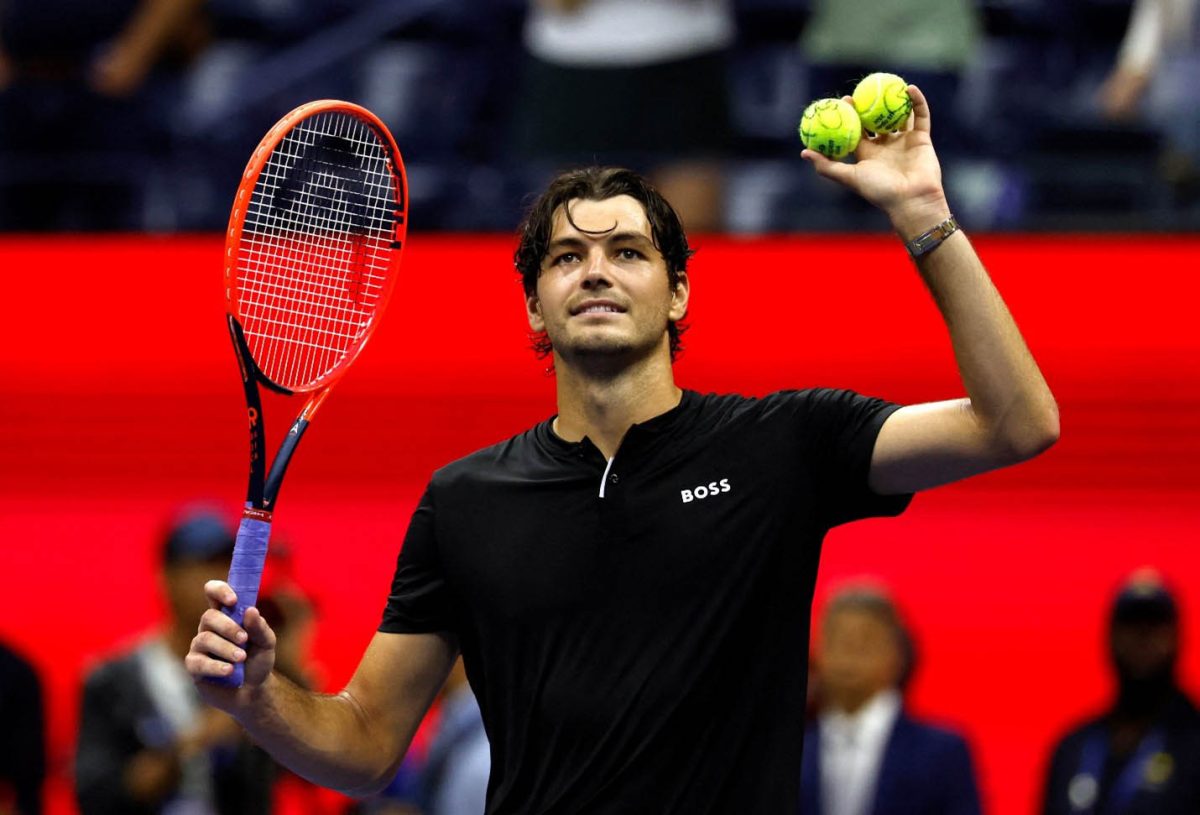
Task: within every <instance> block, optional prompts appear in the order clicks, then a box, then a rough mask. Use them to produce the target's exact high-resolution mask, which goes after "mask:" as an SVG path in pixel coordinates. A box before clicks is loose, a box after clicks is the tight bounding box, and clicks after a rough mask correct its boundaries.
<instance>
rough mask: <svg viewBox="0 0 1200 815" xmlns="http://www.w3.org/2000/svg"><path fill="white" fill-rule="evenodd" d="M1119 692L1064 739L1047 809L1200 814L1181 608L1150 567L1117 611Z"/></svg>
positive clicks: (1119, 600) (1133, 580) (1196, 719)
mask: <svg viewBox="0 0 1200 815" xmlns="http://www.w3.org/2000/svg"><path fill="white" fill-rule="evenodd" d="M1108 649H1109V658H1110V660H1111V663H1112V668H1113V673H1114V675H1115V678H1116V695H1115V698H1114V699H1113V700H1112V702H1111V703H1110V704H1109V707H1108V709H1107V710H1105V711H1104V712H1103V713H1102V714H1100V715H1099V716H1097V717H1094V718H1092V719H1089V720H1088V721H1086V722H1084V723H1082V724H1081V725H1079V726H1077V727H1075V728H1073V729H1072V730H1071V731H1070V732H1069V733H1067V735H1066V736H1064V737H1063V738H1062V739H1061V740H1060V741H1059V742H1058V744H1057V745H1056V747H1055V749H1054V753H1053V756H1052V758H1051V760H1050V768H1049V772H1048V775H1047V778H1046V784H1045V793H1044V798H1043V802H1042V813H1043V815H1091V813H1105V815H1177V813H1178V815H1182V814H1183V813H1188V815H1194V813H1197V812H1200V713H1198V712H1197V710H1196V706H1195V704H1194V702H1193V701H1192V700H1191V699H1189V698H1188V696H1187V694H1185V693H1184V691H1183V690H1182V689H1181V688H1180V687H1179V683H1178V680H1177V679H1176V675H1175V666H1176V664H1177V662H1178V660H1179V606H1178V603H1177V601H1176V599H1175V596H1174V594H1172V593H1171V591H1170V590H1169V589H1168V588H1167V586H1166V584H1165V583H1164V582H1163V580H1162V577H1161V576H1160V575H1159V574H1158V573H1157V572H1155V571H1153V570H1150V569H1141V570H1138V571H1137V572H1135V573H1134V574H1133V575H1131V576H1130V577H1129V578H1128V579H1127V580H1126V581H1125V582H1124V584H1123V585H1122V587H1121V589H1120V591H1119V592H1118V594H1117V597H1116V600H1115V601H1114V602H1113V605H1112V610H1111V612H1110V616H1109V626H1108Z"/></svg>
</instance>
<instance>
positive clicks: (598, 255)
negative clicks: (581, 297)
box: [582, 252, 612, 289]
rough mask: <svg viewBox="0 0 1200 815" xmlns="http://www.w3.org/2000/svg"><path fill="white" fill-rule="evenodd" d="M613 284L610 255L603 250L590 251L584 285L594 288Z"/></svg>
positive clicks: (585, 267)
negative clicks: (610, 271)
mask: <svg viewBox="0 0 1200 815" xmlns="http://www.w3.org/2000/svg"><path fill="white" fill-rule="evenodd" d="M611 284H612V280H611V278H610V274H609V261H608V257H607V256H606V255H605V254H604V253H603V252H591V253H589V254H588V257H587V261H586V265H585V266H584V270H583V281H582V285H583V287H584V288H585V289H592V288H596V287H597V286H609V285H611Z"/></svg>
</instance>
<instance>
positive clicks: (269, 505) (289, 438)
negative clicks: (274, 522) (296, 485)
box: [262, 411, 308, 510]
mask: <svg viewBox="0 0 1200 815" xmlns="http://www.w3.org/2000/svg"><path fill="white" fill-rule="evenodd" d="M306 412H307V411H306ZM307 429H308V419H306V418H305V417H304V415H303V414H301V415H300V418H298V419H296V421H295V423H294V424H293V425H292V427H291V429H290V430H288V432H287V435H286V436H284V437H283V441H282V442H281V443H280V445H279V452H278V453H276V455H275V461H274V462H273V463H272V464H271V471H270V472H269V473H267V481H266V484H265V485H264V486H263V501H262V506H263V509H267V510H269V509H273V508H274V506H275V499H276V497H278V494H279V486H280V484H282V483H283V476H284V474H285V473H287V467H288V463H289V462H290V461H291V460H292V454H293V453H294V452H296V445H297V444H299V443H300V437H301V436H303V435H304V431H305V430H307Z"/></svg>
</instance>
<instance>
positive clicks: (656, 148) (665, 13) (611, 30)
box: [515, 0, 734, 232]
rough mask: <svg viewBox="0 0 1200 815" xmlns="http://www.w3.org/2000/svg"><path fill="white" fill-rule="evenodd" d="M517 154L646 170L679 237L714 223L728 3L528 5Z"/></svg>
mask: <svg viewBox="0 0 1200 815" xmlns="http://www.w3.org/2000/svg"><path fill="white" fill-rule="evenodd" d="M532 2H533V5H532V8H531V10H530V14H529V17H528V19H527V21H526V26H525V37H524V42H525V48H526V50H527V52H528V59H527V61H526V66H525V75H524V77H523V81H522V82H521V85H520V91H519V94H518V99H517V107H516V120H515V121H516V147H517V150H518V153H520V154H521V155H522V156H523V157H524V158H526V159H532V160H536V161H548V162H554V163H557V164H565V163H577V164H594V163H597V162H600V163H608V164H611V163H617V164H625V165H628V166H632V167H635V168H637V169H639V170H642V171H643V172H646V173H647V174H648V175H649V176H650V179H651V181H652V182H653V183H654V185H655V186H656V187H658V189H659V190H660V191H661V192H662V194H663V195H664V196H665V197H666V198H667V199H668V200H669V201H671V202H672V204H673V205H674V206H675V208H676V210H677V211H678V212H679V215H680V217H681V218H682V220H683V223H684V225H685V227H686V228H687V230H688V231H689V232H706V231H712V230H715V229H718V228H719V227H720V226H721V224H722V213H721V200H722V193H723V184H724V174H723V170H722V167H721V163H720V161H721V159H722V158H723V157H724V156H725V154H726V151H727V149H728V146H729V139H730V115H729V100H728V89H727V86H726V57H727V52H728V50H729V48H730V46H731V45H732V44H733V40H734V19H733V12H732V9H731V8H730V5H729V2H728V0H532Z"/></svg>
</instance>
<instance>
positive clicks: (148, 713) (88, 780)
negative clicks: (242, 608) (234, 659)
mask: <svg viewBox="0 0 1200 815" xmlns="http://www.w3.org/2000/svg"><path fill="white" fill-rule="evenodd" d="M233 543H234V538H233V534H232V532H231V530H230V529H229V527H228V526H227V525H226V523H225V522H224V520H223V519H222V518H221V517H220V516H218V515H216V514H214V513H212V512H210V511H206V510H199V511H194V512H190V513H188V514H186V515H185V516H184V517H183V518H182V520H181V521H180V522H179V523H177V524H176V525H175V526H174V527H173V528H172V529H171V530H170V532H169V534H168V535H167V536H166V539H165V541H164V546H163V580H164V584H165V590H166V599H167V602H168V606H169V610H170V620H169V622H168V627H167V628H166V630H165V631H163V632H162V633H160V634H158V635H156V636H154V637H152V638H150V639H149V640H147V641H146V642H144V643H143V644H141V645H140V646H139V647H137V648H136V649H134V650H133V651H131V652H128V653H125V654H122V655H120V656H117V657H115V658H113V659H110V660H109V661H107V662H104V663H103V664H101V665H100V666H99V667H97V668H96V669H95V671H93V672H92V673H91V674H90V675H89V676H88V677H87V680H86V682H85V684H84V690H83V710H82V717H81V723H80V731H79V745H78V752H77V754H76V763H75V779H76V794H77V798H78V802H79V808H80V811H81V813H82V814H83V815H108V814H109V813H111V814H112V815H138V814H139V813H172V814H174V813H188V815H214V814H215V813H221V814H222V815H231V814H232V813H247V815H248V814H249V813H267V812H270V811H271V799H270V794H271V783H272V779H273V775H274V769H273V768H274V764H273V762H272V761H271V759H270V758H269V757H268V756H267V754H266V753H264V752H262V751H261V750H259V749H258V748H257V747H254V746H253V745H251V744H250V742H249V740H248V739H246V738H245V736H244V734H243V733H242V731H241V728H240V727H239V726H238V725H237V724H236V723H235V722H234V721H233V719H231V718H230V717H228V716H226V715H225V714H224V713H221V712H219V711H217V710H214V709H211V708H208V707H206V706H204V705H203V704H202V703H201V701H200V697H199V694H198V693H197V692H196V689H195V687H194V686H193V684H192V680H191V678H190V677H189V676H188V674H187V672H186V671H185V670H184V668H183V657H184V655H185V654H186V653H187V651H188V647H189V645H190V644H191V640H192V637H194V636H195V633H196V629H195V621H196V620H197V619H199V618H200V615H201V614H202V613H203V612H204V611H205V609H207V607H208V606H207V602H206V600H205V598H204V594H203V593H202V592H199V591H197V590H196V587H197V586H201V585H203V584H204V582H205V581H207V580H210V579H213V578H220V579H224V578H225V577H226V574H227V573H228V569H229V557H230V555H231V554H232V552H233Z"/></svg>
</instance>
